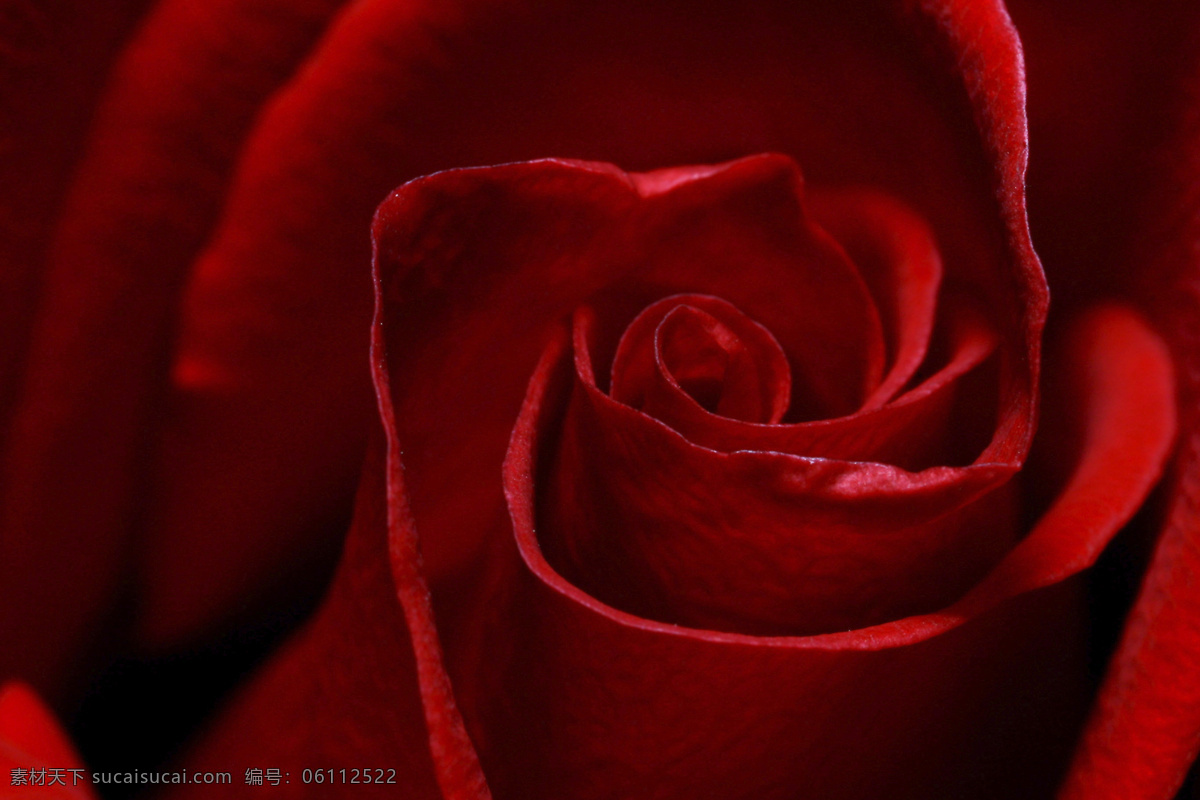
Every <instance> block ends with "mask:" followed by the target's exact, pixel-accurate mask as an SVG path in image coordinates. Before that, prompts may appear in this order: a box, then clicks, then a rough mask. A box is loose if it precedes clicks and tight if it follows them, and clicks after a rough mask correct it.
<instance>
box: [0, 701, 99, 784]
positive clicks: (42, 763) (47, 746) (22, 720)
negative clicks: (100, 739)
mask: <svg viewBox="0 0 1200 800" xmlns="http://www.w3.org/2000/svg"><path fill="white" fill-rule="evenodd" d="M45 768H49V769H56V770H63V771H64V773H63V776H64V781H65V785H60V784H54V785H51V784H50V783H49V782H48V781H47V782H46V783H43V784H42V785H39V786H16V787H12V776H13V770H16V769H23V770H29V769H45ZM82 768H83V764H82V762H81V761H80V760H79V756H78V755H77V754H76V753H75V748H74V747H72V746H71V742H70V740H69V739H68V738H67V736H66V735H65V734H64V733H63V732H62V731H61V730H60V729H59V727H58V723H57V722H56V721H55V719H54V715H53V714H51V712H50V711H48V710H47V709H46V708H45V707H44V706H43V705H42V703H41V701H40V700H38V698H37V695H35V694H34V693H33V692H32V691H31V690H30V689H29V688H28V687H26V686H25V685H23V684H20V683H9V684H6V685H5V686H4V687H3V689H0V774H3V776H4V785H5V789H4V790H2V791H0V796H3V797H6V798H7V797H23V796H25V795H26V794H29V795H36V796H38V797H45V798H48V800H91V798H94V797H95V795H94V794H93V793H92V790H91V779H90V777H86V776H79V778H80V779H79V780H78V782H77V781H76V780H74V778H73V776H72V775H71V773H70V772H66V770H71V769H82ZM10 787H11V788H10Z"/></svg>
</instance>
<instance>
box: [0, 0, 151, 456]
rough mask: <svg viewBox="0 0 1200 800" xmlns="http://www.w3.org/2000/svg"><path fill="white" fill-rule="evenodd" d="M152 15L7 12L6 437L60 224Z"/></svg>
mask: <svg viewBox="0 0 1200 800" xmlns="http://www.w3.org/2000/svg"><path fill="white" fill-rule="evenodd" d="M146 5H148V3H147V2H146V0H118V1H117V2H111V3H92V2H87V0H78V1H76V2H61V1H60V2H55V3H39V2H32V0H19V1H17V2H7V3H4V5H3V7H2V8H0V142H2V143H3V144H2V145H0V174H3V175H4V191H3V193H2V194H0V433H7V425H8V414H9V412H10V410H11V405H12V403H13V400H14V395H15V393H16V392H17V390H18V388H19V381H20V377H21V371H22V369H23V367H24V360H25V358H24V357H25V355H26V353H25V349H26V348H27V347H28V346H29V328H30V326H31V325H32V323H33V320H34V317H35V313H36V309H37V299H38V293H39V289H40V283H41V271H42V269H43V267H44V260H45V257H46V248H47V247H48V245H49V243H50V240H51V237H52V235H53V229H54V219H55V218H54V215H55V213H56V212H57V210H58V206H59V204H60V203H61V202H62V199H63V194H64V193H65V191H66V189H67V187H68V185H69V183H70V180H71V173H72V170H73V169H74V168H75V164H76V162H77V160H78V159H79V156H80V151H81V149H82V142H83V140H84V138H85V136H86V133H87V124H88V122H89V119H90V117H91V115H92V113H93V112H94V110H95V105H96V102H97V100H98V98H99V96H100V94H101V90H102V89H103V86H104V77H105V74H106V73H107V70H108V67H109V65H110V63H111V61H112V60H113V58H114V57H115V55H116V51H117V49H118V48H119V46H120V44H121V43H122V41H123V40H124V38H125V37H126V36H127V35H128V34H129V31H130V29H131V28H132V27H133V26H134V24H135V23H136V22H137V20H138V18H139V17H140V16H141V14H142V12H143V11H144V8H145V6H146ZM67 54H69V57H68V55H67Z"/></svg>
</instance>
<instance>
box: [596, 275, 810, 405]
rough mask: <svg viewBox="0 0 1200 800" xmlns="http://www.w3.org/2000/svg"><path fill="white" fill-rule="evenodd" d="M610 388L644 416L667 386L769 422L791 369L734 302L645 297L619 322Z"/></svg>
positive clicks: (786, 395) (680, 397)
mask: <svg viewBox="0 0 1200 800" xmlns="http://www.w3.org/2000/svg"><path fill="white" fill-rule="evenodd" d="M611 392H612V396H613V398H614V399H617V400H618V401H620V402H623V403H626V404H627V405H631V406H634V407H637V408H642V409H643V410H645V411H646V412H647V413H649V414H650V415H651V416H655V411H654V406H657V405H659V404H660V403H661V402H663V401H661V400H660V399H659V398H661V397H662V395H663V394H669V395H673V396H674V399H675V401H676V402H680V401H682V402H684V403H688V404H690V405H694V406H698V407H699V408H701V409H703V410H706V411H708V412H712V413H715V414H718V415H720V416H722V417H726V418H729V419H737V420H744V421H746V422H760V423H775V422H778V421H779V420H781V419H782V418H783V415H784V414H785V413H787V409H788V404H789V401H790V396H791V372H790V370H789V368H788V362H787V356H786V355H785V354H784V352H783V348H782V347H780V345H779V342H777V341H776V340H775V337H774V336H772V335H771V333H770V331H768V330H767V329H766V328H764V327H763V326H761V325H759V324H758V323H756V322H754V321H753V320H751V319H750V318H749V317H747V316H746V315H744V314H742V312H740V311H739V310H738V309H737V308H735V307H734V306H732V305H730V304H729V303H727V302H725V301H724V300H721V299H719V298H716V297H709V296H705V295H679V296H677V297H668V298H665V299H663V300H660V301H659V302H657V303H654V304H652V305H650V306H649V307H648V308H646V310H645V311H643V312H642V313H641V314H639V315H638V317H637V319H635V320H634V321H633V323H632V324H631V325H630V326H629V328H627V329H626V331H625V334H624V335H623V336H622V337H621V343H620V344H619V345H618V347H617V355H616V357H615V359H614V360H613V370H612V388H611ZM689 401H690V402H689ZM666 402H669V401H666Z"/></svg>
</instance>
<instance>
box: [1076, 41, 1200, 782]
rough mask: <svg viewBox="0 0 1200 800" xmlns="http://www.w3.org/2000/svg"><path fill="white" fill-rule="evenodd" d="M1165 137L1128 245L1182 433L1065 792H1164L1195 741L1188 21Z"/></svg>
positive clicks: (1199, 693) (1195, 114) (1199, 223)
mask: <svg viewBox="0 0 1200 800" xmlns="http://www.w3.org/2000/svg"><path fill="white" fill-rule="evenodd" d="M1190 35H1191V41H1192V43H1193V44H1192V47H1191V49H1190V51H1189V52H1190V54H1191V56H1192V57H1191V59H1190V65H1189V68H1190V70H1191V73H1190V76H1189V79H1188V81H1187V82H1186V83H1185V84H1184V87H1183V88H1184V91H1182V92H1181V93H1180V97H1178V98H1176V103H1177V110H1178V119H1177V120H1176V129H1175V130H1174V133H1173V139H1172V141H1171V142H1170V143H1169V146H1168V147H1166V148H1165V149H1164V151H1163V152H1162V153H1161V154H1160V155H1159V159H1160V160H1159V163H1158V164H1156V166H1157V167H1158V168H1159V169H1158V170H1157V171H1156V173H1155V174H1156V175H1159V176H1161V177H1160V178H1159V181H1160V182H1159V184H1158V185H1157V186H1156V187H1155V192H1154V194H1153V196H1152V202H1151V203H1150V204H1149V205H1148V208H1147V214H1146V216H1145V217H1144V218H1143V219H1142V220H1141V223H1142V226H1143V230H1142V231H1141V235H1140V237H1139V239H1138V240H1137V242H1136V244H1137V247H1136V248H1135V250H1134V252H1135V253H1138V254H1139V258H1138V259H1137V262H1136V263H1137V264H1138V266H1143V268H1144V277H1143V278H1142V283H1143V285H1144V286H1145V287H1147V288H1148V289H1149V290H1150V291H1151V292H1152V297H1153V299H1154V305H1155V307H1156V308H1157V309H1159V310H1160V312H1162V316H1163V319H1164V331H1165V334H1166V336H1167V340H1168V342H1169V343H1170V345H1171V348H1172V351H1173V353H1174V355H1175V358H1176V363H1177V364H1178V372H1179V376H1180V383H1181V386H1180V391H1181V398H1182V409H1183V419H1182V428H1183V431H1182V436H1181V447H1180V451H1179V454H1178V456H1177V459H1176V462H1175V465H1174V470H1173V475H1172V476H1171V480H1170V482H1169V484H1168V500H1167V503H1168V505H1167V513H1166V524H1165V527H1164V529H1163V531H1162V533H1161V535H1160V538H1159V541H1158V544H1157V549H1156V551H1155V553H1154V557H1153V560H1152V561H1151V563H1150V566H1149V569H1148V570H1147V572H1146V575H1145V578H1144V580H1143V583H1142V586H1141V589H1140V592H1139V595H1138V598H1137V601H1136V602H1135V604H1134V606H1133V608H1132V610H1131V611H1130V612H1129V616H1128V619H1127V620H1126V624H1125V629H1124V632H1123V635H1122V639H1121V642H1120V644H1119V646H1118V649H1117V652H1116V654H1115V655H1114V657H1113V659H1112V662H1111V664H1110V666H1109V669H1108V673H1107V674H1106V676H1105V680H1104V683H1103V685H1102V686H1101V689H1100V694H1099V697H1098V700H1097V702H1096V706H1095V708H1094V710H1093V713H1092V718H1091V719H1090V720H1089V722H1088V727H1087V730H1086V732H1085V735H1084V737H1083V739H1082V740H1081V742H1080V744H1079V749H1078V751H1077V752H1076V758H1075V762H1074V764H1073V765H1072V770H1071V773H1070V775H1069V776H1068V779H1067V781H1066V783H1065V784H1064V786H1063V789H1062V793H1061V797H1062V798H1064V800H1083V798H1087V799H1088V800H1091V799H1092V798H1097V799H1098V800H1108V799H1109V798H1114V799H1115V798H1139V799H1140V798H1145V799H1146V800H1151V799H1153V800H1158V798H1168V797H1170V796H1171V795H1172V794H1174V792H1175V791H1176V790H1177V789H1178V788H1179V786H1180V784H1181V783H1182V782H1183V780H1184V777H1185V776H1186V774H1187V770H1188V767H1189V765H1191V764H1192V763H1193V762H1194V760H1195V758H1196V754H1197V752H1198V751H1200V683H1198V682H1197V679H1196V676H1197V674H1198V673H1197V670H1198V669H1200V580H1198V578H1197V575H1198V573H1200V511H1198V509H1197V500H1198V498H1200V412H1198V409H1200V405H1198V402H1200V333H1198V332H1197V328H1196V319H1197V310H1198V309H1200V264H1198V262H1197V259H1196V252H1197V249H1196V248H1197V243H1198V242H1200V215H1198V213H1197V212H1198V211H1200V62H1198V61H1197V60H1196V58H1195V52H1196V49H1195V42H1196V41H1197V37H1200V25H1197V24H1193V26H1192V28H1191V30H1190Z"/></svg>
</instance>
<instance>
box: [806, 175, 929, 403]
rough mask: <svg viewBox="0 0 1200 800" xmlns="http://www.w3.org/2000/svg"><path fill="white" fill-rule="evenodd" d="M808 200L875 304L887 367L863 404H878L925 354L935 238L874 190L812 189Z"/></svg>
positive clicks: (897, 387)
mask: <svg viewBox="0 0 1200 800" xmlns="http://www.w3.org/2000/svg"><path fill="white" fill-rule="evenodd" d="M810 202H811V204H812V214H813V217H814V218H815V219H817V220H818V221H819V222H820V224H821V227H823V228H824V229H825V230H827V231H829V233H830V234H831V235H832V236H833V238H834V239H836V240H837V241H838V243H840V244H841V245H842V247H844V248H845V249H846V251H847V252H848V253H849V255H850V258H851V259H852V260H853V261H854V263H855V265H857V266H858V269H859V271H860V272H861V273H862V275H863V278H864V279H865V280H866V282H867V285H868V286H870V287H871V295H872V297H874V298H875V299H876V301H877V302H878V303H879V304H880V313H881V315H882V316H883V319H884V323H885V326H886V327H887V329H888V334H889V345H890V352H889V356H890V358H889V363H890V364H891V368H890V369H889V370H888V374H887V376H886V377H885V379H884V380H883V381H882V382H881V383H880V384H879V386H878V387H877V388H876V389H875V391H874V392H873V393H872V394H871V396H870V397H869V398H867V402H866V403H865V404H864V409H865V410H872V409H875V408H879V407H880V406H882V405H883V404H884V403H886V402H888V401H889V400H891V399H892V398H893V397H894V396H895V395H896V393H897V392H899V391H900V390H901V389H902V388H903V387H904V385H905V384H906V383H908V381H909V379H910V378H912V376H913V375H914V374H915V373H916V371H917V368H918V367H919V366H920V365H921V362H922V360H923V359H924V358H925V353H926V350H927V348H928V346H929V340H930V337H931V336H932V334H933V329H934V322H935V319H936V316H935V313H934V312H935V310H936V309H937V295H938V288H939V287H940V285H941V280H942V262H941V254H940V253H939V252H938V247H937V242H936V241H935V240H934V237H933V232H932V231H930V230H929V227H928V225H927V224H926V223H925V221H924V220H922V219H921V218H920V217H919V216H918V215H916V214H915V213H913V212H912V211H911V210H910V209H908V208H905V207H904V206H903V205H902V204H900V203H898V202H896V200H894V199H893V198H890V197H888V196H886V195H883V194H881V193H879V192H868V191H845V190H843V191H824V192H816V193H814V195H813V197H812V200H811V201H810Z"/></svg>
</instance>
